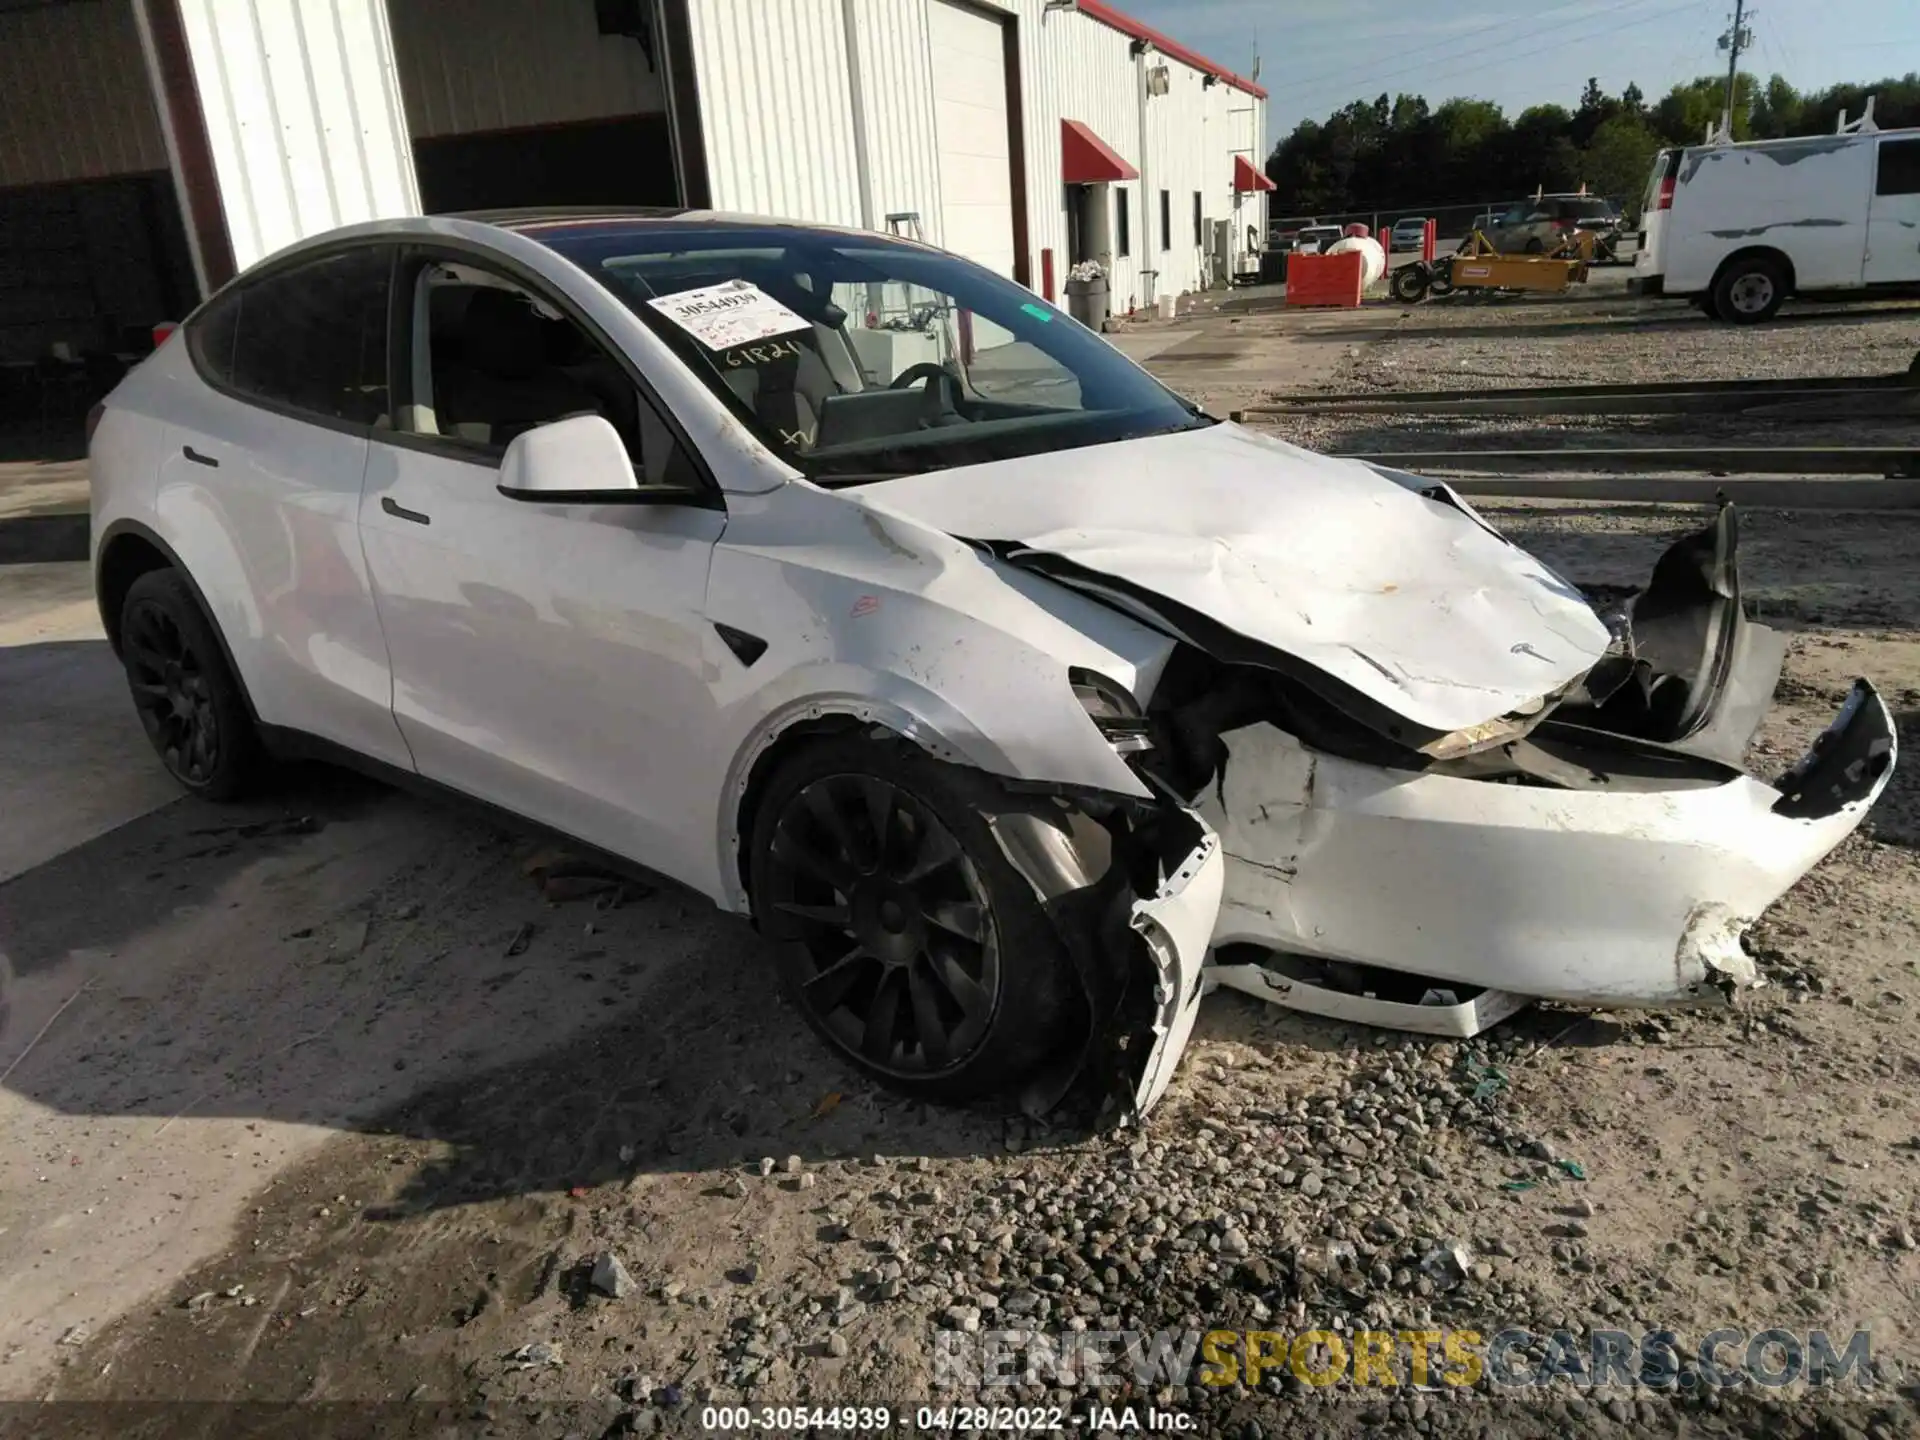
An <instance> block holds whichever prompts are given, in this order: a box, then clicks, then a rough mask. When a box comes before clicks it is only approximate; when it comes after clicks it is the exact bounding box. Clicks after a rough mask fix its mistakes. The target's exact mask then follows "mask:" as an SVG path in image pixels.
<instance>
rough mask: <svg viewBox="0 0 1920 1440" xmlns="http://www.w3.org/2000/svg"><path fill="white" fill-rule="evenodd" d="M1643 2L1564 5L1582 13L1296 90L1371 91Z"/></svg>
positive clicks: (1318, 92)
mask: <svg viewBox="0 0 1920 1440" xmlns="http://www.w3.org/2000/svg"><path fill="white" fill-rule="evenodd" d="M1646 3H1647V0H1615V3H1614V4H1612V5H1609V6H1606V7H1605V8H1604V9H1601V10H1594V9H1592V8H1591V7H1588V6H1575V7H1568V8H1577V9H1580V10H1582V11H1583V12H1584V13H1582V14H1580V15H1577V16H1575V17H1574V18H1573V19H1571V20H1563V21H1561V22H1559V23H1558V24H1556V25H1547V26H1542V27H1535V28H1530V29H1521V30H1516V29H1514V28H1513V27H1512V26H1510V25H1501V26H1493V27H1489V28H1491V29H1498V30H1502V31H1505V32H1506V37H1505V38H1504V39H1501V40H1496V41H1495V42H1493V43H1492V44H1491V45H1480V46H1476V47H1475V48H1473V49H1471V50H1465V51H1462V52H1461V53H1460V54H1458V55H1447V56H1440V57H1435V56H1433V55H1427V56H1425V57H1424V58H1423V59H1421V60H1419V61H1418V62H1416V63H1414V64H1411V65H1403V66H1401V67H1400V68H1399V69H1398V70H1388V71H1386V72H1384V73H1381V74H1367V75H1364V76H1358V77H1356V78H1355V79H1353V80H1348V81H1339V82H1334V81H1327V82H1323V83H1322V84H1319V85H1314V86H1310V87H1308V88H1307V89H1305V90H1303V91H1301V92H1300V93H1301V94H1304V95H1316V96H1317V95H1324V94H1328V93H1332V92H1334V91H1352V90H1354V89H1356V88H1365V89H1369V90H1371V89H1372V88H1373V87H1374V86H1375V85H1378V84H1380V83H1382V82H1384V81H1387V80H1394V79H1398V78H1400V77H1403V76H1407V75H1413V74H1417V73H1420V72H1422V71H1425V70H1426V69H1427V68H1428V66H1429V65H1430V64H1431V63H1432V62H1433V61H1434V60H1435V59H1436V58H1438V59H1442V60H1444V61H1445V62H1446V63H1447V64H1448V65H1452V64H1453V63H1454V62H1456V61H1460V60H1468V59H1471V58H1472V57H1473V56H1475V55H1484V54H1489V53H1491V52H1494V51H1497V50H1501V49H1504V48H1505V47H1506V46H1508V45H1513V44H1519V43H1522V42H1524V41H1528V40H1533V39H1537V38H1538V37H1540V36H1541V35H1546V34H1550V33H1552V32H1554V31H1557V30H1565V29H1566V28H1567V27H1568V26H1570V25H1584V24H1587V23H1588V22H1590V21H1593V20H1596V19H1599V18H1600V17H1602V16H1605V15H1612V14H1616V13H1617V12H1619V11H1622V10H1630V9H1632V8H1633V7H1634V6H1636V5H1644V4H1646ZM1695 3H1698V0H1695ZM1547 13H1548V14H1550V15H1554V14H1559V13H1561V12H1559V11H1548V12H1547ZM1485 33H1486V31H1484V30H1479V31H1474V32H1473V34H1475V35H1479V34H1485ZM1460 38H1461V39H1467V38H1470V37H1469V36H1461V37H1460Z"/></svg>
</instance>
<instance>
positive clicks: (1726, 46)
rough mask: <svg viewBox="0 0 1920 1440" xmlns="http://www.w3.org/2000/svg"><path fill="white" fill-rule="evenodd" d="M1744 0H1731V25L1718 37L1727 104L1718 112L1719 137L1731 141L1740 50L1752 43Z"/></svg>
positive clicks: (1729, 142)
mask: <svg viewBox="0 0 1920 1440" xmlns="http://www.w3.org/2000/svg"><path fill="white" fill-rule="evenodd" d="M1749 13H1751V12H1749V11H1748V10H1747V7H1746V0H1733V25H1732V28H1730V29H1729V30H1728V31H1727V32H1726V34H1724V35H1722V36H1721V37H1720V48H1721V49H1722V50H1724V51H1726V52H1727V104H1726V108H1725V109H1724V110H1723V111H1722V112H1721V114H1720V134H1721V137H1722V138H1723V139H1724V140H1725V141H1726V142H1727V143H1728V144H1729V145H1731V144H1732V143H1733V87H1734V82H1735V81H1736V80H1738V79H1739V77H1740V52H1741V51H1742V50H1744V49H1746V48H1747V47H1748V46H1749V45H1751V44H1753V32H1752V31H1751V30H1749V29H1747V27H1746V18H1747V16H1748V14H1749Z"/></svg>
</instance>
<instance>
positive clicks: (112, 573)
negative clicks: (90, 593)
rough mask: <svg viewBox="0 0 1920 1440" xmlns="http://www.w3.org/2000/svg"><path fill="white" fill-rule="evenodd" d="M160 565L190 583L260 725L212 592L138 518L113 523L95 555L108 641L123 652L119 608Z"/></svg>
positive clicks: (96, 593) (98, 597) (98, 594)
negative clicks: (210, 601)
mask: <svg viewBox="0 0 1920 1440" xmlns="http://www.w3.org/2000/svg"><path fill="white" fill-rule="evenodd" d="M155 570H172V571H175V572H177V573H178V574H179V576H180V578H181V580H183V581H184V582H185V583H186V587H187V590H188V593H190V594H191V595H192V596H193V603H194V604H195V605H198V606H199V607H200V615H201V617H202V618H203V619H204V620H205V621H206V622H207V628H208V629H209V630H211V631H212V632H213V638H214V641H215V643H216V644H218V645H219V647H220V658H221V659H222V660H224V661H225V662H226V665H227V673H228V674H230V675H232V676H233V681H234V684H236V685H238V686H239V687H240V698H241V701H242V702H243V703H244V704H245V705H246V707H247V716H248V718H249V719H251V720H252V721H253V722H254V723H255V724H256V725H257V724H258V723H259V721H260V716H259V712H258V711H256V710H255V709H254V706H253V696H252V695H251V694H250V693H249V692H248V690H247V680H246V676H244V675H243V674H241V672H240V667H239V665H238V664H236V663H235V662H234V658H233V649H232V647H231V646H229V645H228V644H227V636H226V632H225V631H223V630H222V629H221V628H220V622H219V620H218V619H217V618H216V617H215V615H214V611H213V607H212V606H211V605H209V604H208V603H207V597H206V595H205V594H204V593H203V592H202V591H201V589H200V582H199V581H198V580H196V579H194V577H193V571H191V570H189V569H188V568H187V566H186V564H185V562H184V561H182V560H181V559H180V556H179V554H178V552H176V551H175V550H174V548H173V547H172V546H171V545H169V544H168V543H167V542H166V541H165V540H163V539H161V538H160V536H159V535H157V534H156V533H154V531H153V530H152V529H151V528H150V527H148V526H146V525H143V524H141V523H140V522H139V521H138V520H116V521H114V522H113V523H112V524H111V525H109V526H108V527H107V528H106V531H105V533H103V534H102V535H101V537H100V544H99V547H98V550H97V551H96V559H95V560H94V566H93V589H94V600H95V603H96V604H98V605H99V607H100V623H101V625H102V626H103V627H104V628H105V630H106V632H107V644H108V645H110V646H111V647H112V649H113V653H114V655H115V656H116V657H117V656H118V655H119V654H120V612H121V610H122V609H124V608H125V606H126V600H127V592H128V591H129V590H131V589H132V588H133V582H134V581H136V580H138V579H139V578H140V577H141V576H142V575H148V574H151V573H153V572H154V571H155Z"/></svg>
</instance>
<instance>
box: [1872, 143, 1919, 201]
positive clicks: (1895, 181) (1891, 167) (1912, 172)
mask: <svg viewBox="0 0 1920 1440" xmlns="http://www.w3.org/2000/svg"><path fill="white" fill-rule="evenodd" d="M1873 193H1874V194H1876V195H1920V140H1882V141H1881V142H1880V174H1879V178H1878V179H1877V180H1876V181H1875V182H1874V187H1873Z"/></svg>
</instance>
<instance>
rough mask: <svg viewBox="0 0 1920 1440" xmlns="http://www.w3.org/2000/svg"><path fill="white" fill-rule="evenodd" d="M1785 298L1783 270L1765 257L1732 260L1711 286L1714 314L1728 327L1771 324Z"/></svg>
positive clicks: (1785, 283)
mask: <svg viewBox="0 0 1920 1440" xmlns="http://www.w3.org/2000/svg"><path fill="white" fill-rule="evenodd" d="M1786 298H1787V275H1786V270H1785V269H1784V268H1783V267H1782V266H1781V264H1780V262H1779V261H1778V260H1774V259H1770V258H1769V257H1767V256H1765V255H1750V256H1748V257H1747V258H1746V259H1744V260H1735V261H1734V262H1732V263H1731V264H1730V265H1728V266H1727V267H1726V268H1725V269H1724V270H1722V271H1721V272H1720V275H1719V277H1718V278H1717V279H1716V280H1715V281H1714V282H1713V313H1714V314H1715V315H1718V316H1719V317H1720V318H1721V319H1722V320H1724V321H1726V322H1727V323H1728V324H1729V325H1758V324H1759V323H1760V322H1761V321H1763V320H1771V319H1772V318H1773V317H1774V315H1775V313H1776V312H1777V311H1778V310H1779V309H1780V304H1781V302H1782V301H1783V300H1785V299H1786Z"/></svg>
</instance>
